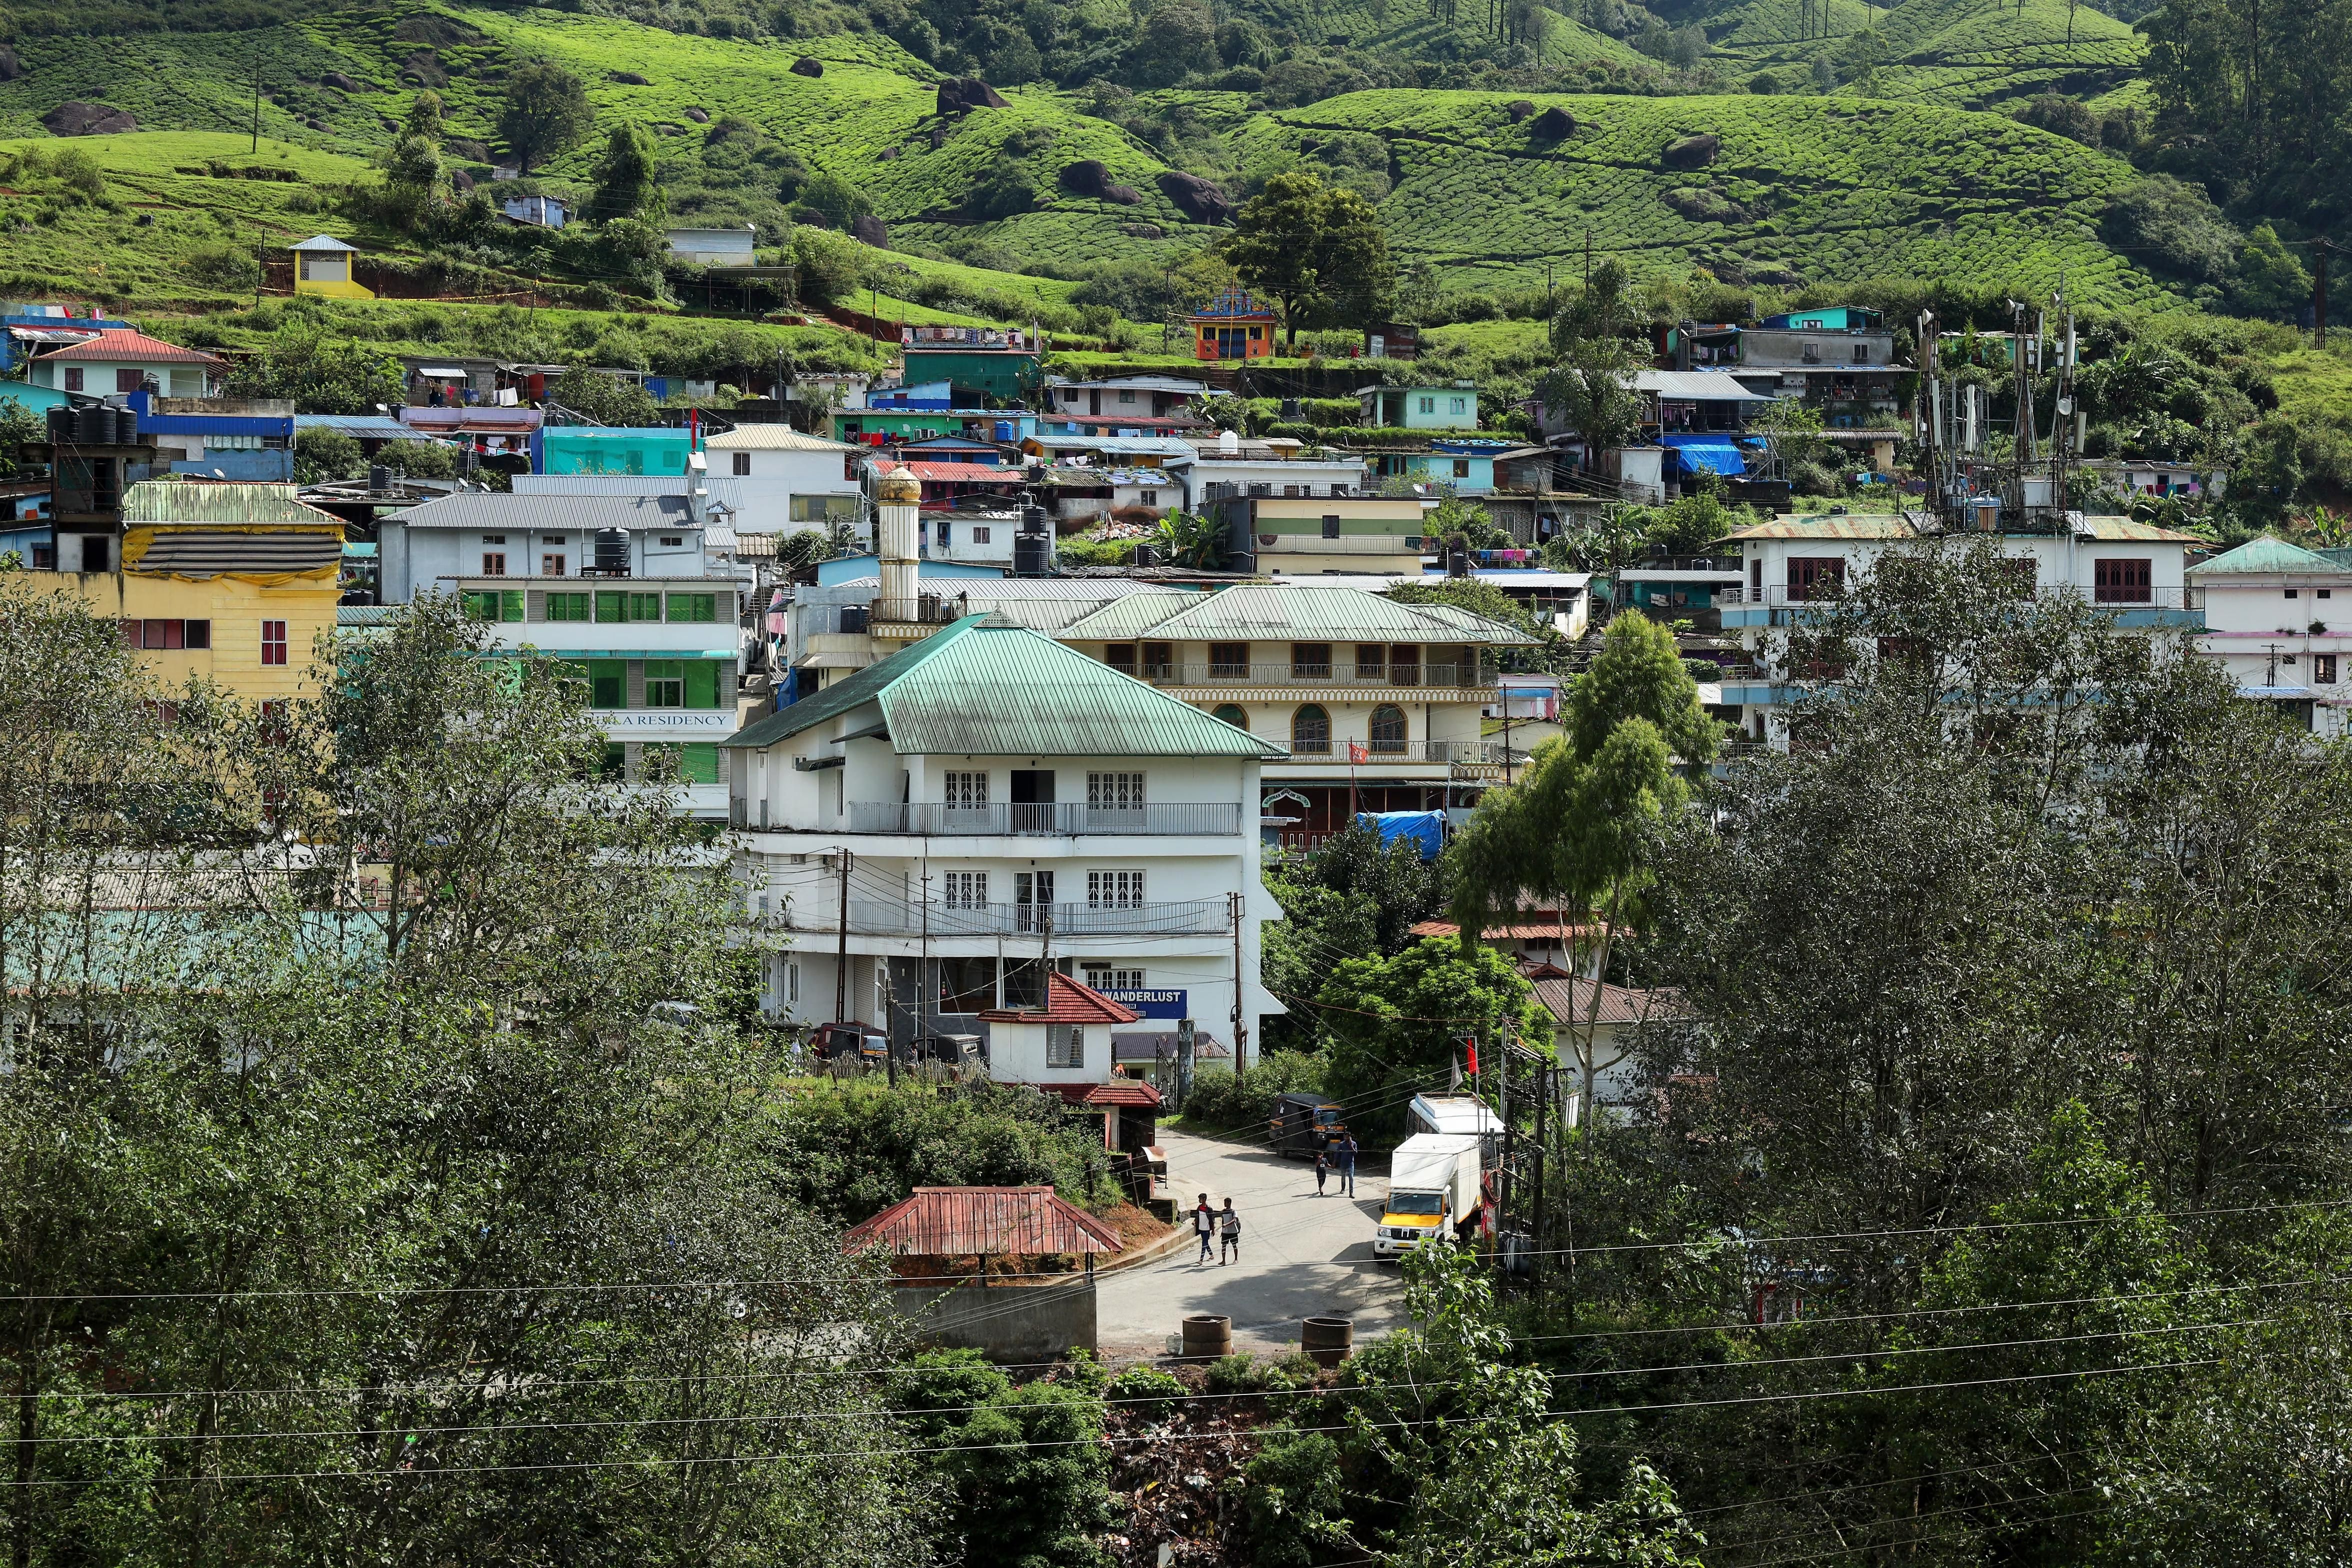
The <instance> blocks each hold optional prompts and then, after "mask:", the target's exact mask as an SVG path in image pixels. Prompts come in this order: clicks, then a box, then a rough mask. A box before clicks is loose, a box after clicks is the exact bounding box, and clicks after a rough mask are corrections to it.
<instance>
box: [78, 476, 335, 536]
mask: <svg viewBox="0 0 2352 1568" xmlns="http://www.w3.org/2000/svg"><path fill="white" fill-rule="evenodd" d="M122 521H123V522H124V524H125V525H136V524H141V523H160V522H293V523H316V524H321V525H326V526H331V527H335V528H341V526H342V522H341V519H339V518H337V517H335V516H334V515H333V514H332V513H331V512H324V511H320V510H319V509H318V508H317V507H314V506H305V505H304V504H303V503H302V501H301V500H299V498H298V497H297V495H296V492H295V487H294V486H292V485H269V484H251V483H246V482H242V481H239V480H236V479H194V478H187V477H181V476H174V477H173V478H171V479H141V480H140V481H139V482H138V483H137V484H135V485H132V486H131V488H130V489H127V490H125V491H123V492H122Z"/></svg>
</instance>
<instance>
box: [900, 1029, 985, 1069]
mask: <svg viewBox="0 0 2352 1568" xmlns="http://www.w3.org/2000/svg"><path fill="white" fill-rule="evenodd" d="M913 1059H914V1060H916V1061H919V1062H946V1063H948V1064H949V1065H950V1066H951V1067H965V1066H971V1067H977V1066H978V1065H980V1064H981V1063H982V1062H984V1061H986V1060H987V1059H988V1053H987V1052H986V1051H984V1050H982V1048H981V1044H980V1037H979V1036H978V1035H925V1036H924V1037H922V1038H921V1039H919V1040H917V1041H916V1042H915V1045H914V1049H913Z"/></svg>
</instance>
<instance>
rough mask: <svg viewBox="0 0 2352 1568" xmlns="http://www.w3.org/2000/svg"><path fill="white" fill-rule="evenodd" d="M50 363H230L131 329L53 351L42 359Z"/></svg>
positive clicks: (116, 330) (115, 330)
mask: <svg viewBox="0 0 2352 1568" xmlns="http://www.w3.org/2000/svg"><path fill="white" fill-rule="evenodd" d="M41 357H42V358H43V359H47V360H58V361H64V360H78V359H87V360H132V361H136V360H145V361H148V362H149V363H156V364H213V365H226V364H227V363H228V361H226V360H225V359H223V358H221V357H220V356H219V355H218V354H208V353H203V352H201V351H199V350H196V349H184V348H182V347H181V346H180V345H179V344H177V343H167V342H164V341H163V339H161V338H151V337H149V336H148V335H147V334H146V333H144V332H141V331H132V330H131V328H128V327H109V328H107V329H106V330H105V331H102V332H100V333H98V334H97V335H96V336H94V337H89V338H85V339H83V340H82V341H81V342H78V343H68V344H67V345H66V346H65V347H64V348H61V349H51V350H50V351H49V352H48V353H45V354H43V355H42V356H41Z"/></svg>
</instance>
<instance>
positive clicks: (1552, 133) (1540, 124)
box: [1528, 104, 1576, 142]
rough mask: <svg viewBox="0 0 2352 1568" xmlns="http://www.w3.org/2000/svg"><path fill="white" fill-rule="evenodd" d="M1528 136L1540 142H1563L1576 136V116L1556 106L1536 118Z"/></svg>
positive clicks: (1529, 128) (1529, 127)
mask: <svg viewBox="0 0 2352 1568" xmlns="http://www.w3.org/2000/svg"><path fill="white" fill-rule="evenodd" d="M1575 134H1576V116H1575V115H1573V114H1570V112H1569V111H1568V110H1565V109H1562V108H1560V107H1559V105H1558V104H1554V105H1553V106H1552V107H1551V108H1549V109H1547V110H1544V111H1543V112H1542V113H1541V114H1538V115H1537V116H1536V119H1535V123H1534V124H1532V125H1530V126H1528V135H1530V136H1532V137H1534V138H1535V139H1536V140H1537V141H1538V142H1561V141H1565V140H1567V139H1568V138H1569V137H1570V136H1573V135H1575Z"/></svg>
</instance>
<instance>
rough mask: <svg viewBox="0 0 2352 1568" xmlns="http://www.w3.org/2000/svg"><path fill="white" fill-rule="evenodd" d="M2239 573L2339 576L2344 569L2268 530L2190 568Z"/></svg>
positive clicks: (2207, 573)
mask: <svg viewBox="0 0 2352 1568" xmlns="http://www.w3.org/2000/svg"><path fill="white" fill-rule="evenodd" d="M2238 573H2243V574H2247V575H2249V576H2265V577H2274V576H2280V575H2304V574H2326V575H2328V576H2331V577H2338V576H2342V575H2343V574H2344V568H2343V567H2342V566H2339V565H2337V564H2336V563H2335V562H2333V561H2330V560H2329V559H2328V558H2327V557H2326V556H2325V555H2320V554H2316V553H2315V552H2312V551H2308V550H2305V548H2304V547H2303V546H2301V545H2300V544H2289V543H2288V542H2286V541H2285V540H2284V539H2281V538H2279V537H2278V536H2276V535H2275V534H2269V533H2265V534H2263V536H2262V537H2261V538H2260V539H2250V540H2248V541H2246V542H2245V543H2243V544H2241V545H2239V546H2238V547H2237V548H2236V549H2235V550H2232V551H2229V552H2226V553H2223V554H2221V555H2216V556H2215V557H2213V559H2212V560H2210V561H2206V562H2202V563H2199V564H2197V565H2195V566H2191V567H2190V568H2189V575H2190V576H2191V577H2222V576H2229V575H2231V574H2238Z"/></svg>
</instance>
